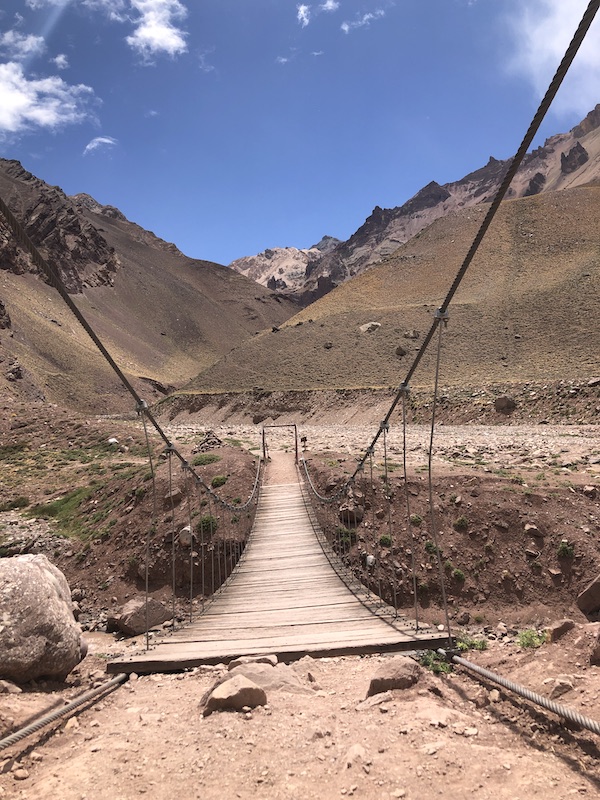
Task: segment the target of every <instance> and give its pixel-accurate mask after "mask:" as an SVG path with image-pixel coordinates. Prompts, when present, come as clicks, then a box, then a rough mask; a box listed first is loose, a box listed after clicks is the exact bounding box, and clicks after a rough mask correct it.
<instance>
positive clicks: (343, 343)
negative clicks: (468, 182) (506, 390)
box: [187, 186, 600, 391]
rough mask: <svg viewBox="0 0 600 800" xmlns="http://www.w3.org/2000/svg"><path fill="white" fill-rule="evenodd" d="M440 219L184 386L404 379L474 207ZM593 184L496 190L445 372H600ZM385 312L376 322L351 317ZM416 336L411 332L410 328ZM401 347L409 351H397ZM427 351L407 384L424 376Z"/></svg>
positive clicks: (493, 376)
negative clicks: (500, 196)
mask: <svg viewBox="0 0 600 800" xmlns="http://www.w3.org/2000/svg"><path fill="white" fill-rule="evenodd" d="M486 210H487V206H485V205H482V206H477V207H474V208H471V209H465V210H463V211H461V212H458V213H452V214H450V215H448V216H447V217H444V218H442V219H439V220H436V221H435V222H434V223H433V224H432V225H431V226H430V227H429V228H427V229H426V230H425V231H423V232H422V233H420V234H418V235H417V236H416V237H414V238H413V239H412V240H411V241H410V242H408V243H407V244H405V245H403V246H402V247H400V248H399V249H398V250H397V251H396V252H395V254H394V255H393V256H392V257H390V258H389V259H387V260H386V261H385V262H384V263H383V264H381V265H379V266H376V267H373V268H371V269H370V270H367V271H366V272H365V273H363V274H362V275H360V276H358V277H357V278H355V279H353V280H350V281H348V282H346V283H345V284H343V285H342V286H340V287H338V288H337V289H335V290H334V291H333V292H331V293H330V294H328V295H327V296H326V297H324V298H322V299H321V300H319V301H317V302H316V303H314V304H312V305H311V306H309V307H308V308H306V309H305V310H304V311H302V312H301V313H299V314H297V315H296V316H295V317H292V318H291V319H289V320H288V321H287V322H286V323H285V325H283V326H282V327H281V329H280V330H278V331H274V332H265V333H262V334H261V335H260V336H256V337H254V338H253V339H251V340H250V341H249V342H247V343H245V344H243V345H241V346H239V347H237V348H236V349H235V350H233V351H232V352H230V353H228V354H227V356H226V357H225V358H223V359H222V360H221V361H220V362H218V364H216V365H214V366H213V367H211V368H210V369H208V370H206V371H205V372H204V373H203V374H201V375H199V376H198V377H197V378H196V379H195V380H194V381H193V382H192V383H191V384H190V385H189V387H187V388H189V389H190V390H211V391H217V390H233V389H249V388H252V387H257V386H260V387H262V388H265V389H269V390H272V389H308V388H320V387H336V388H339V387H366V386H393V385H396V386H397V385H398V383H399V382H400V381H401V380H402V379H403V377H404V375H405V373H406V371H407V369H408V366H409V364H410V363H411V360H412V357H413V356H414V354H415V353H416V351H417V350H418V348H419V346H420V344H421V342H422V339H423V336H424V334H425V333H426V331H427V330H428V329H429V327H430V325H431V322H432V316H433V313H434V311H435V309H436V307H437V306H439V304H440V303H441V302H442V300H443V298H444V297H445V295H446V293H447V291H448V288H449V287H450V285H451V283H452V280H453V278H454V275H455V274H456V271H457V269H458V267H459V265H460V263H461V262H462V260H463V258H464V256H465V254H466V252H467V251H468V248H469V245H470V243H471V241H472V240H473V237H474V235H475V233H476V231H477V229H478V227H479V225H480V223H481V221H482V219H483V216H484V214H485V212H486ZM598 230H600V187H597V186H589V187H582V188H578V189H569V190H564V191H562V192H556V193H548V194H542V195H537V196H535V197H528V198H523V199H519V200H511V201H507V202H505V203H503V205H502V207H501V209H500V211H499V213H498V215H497V217H496V219H495V221H494V223H493V225H492V227H491V228H490V230H489V232H488V235H487V236H486V237H485V239H484V241H483V244H482V246H481V248H480V250H479V252H478V254H477V256H476V258H475V260H474V261H473V263H472V265H471V268H470V270H469V272H468V273H467V277H466V279H465V280H464V282H463V284H462V286H461V287H460V289H459V291H458V293H457V294H456V296H455V300H454V302H453V304H452V305H451V308H450V321H449V325H448V328H447V331H446V332H445V334H444V349H443V358H442V365H443V366H442V368H443V375H442V380H443V382H444V383H445V384H447V385H455V386H476V385H478V384H479V383H481V382H494V381H499V382H507V381H514V382H524V381H528V380H537V381H540V380H541V381H546V380H547V381H551V380H552V379H562V378H582V377H591V375H592V374H595V372H597V371H598V362H597V353H598V348H599V345H600V330H599V327H598V324H597V309H598V301H599V300H600V264H599V262H600V243H599V240H598ZM369 322H376V323H379V324H380V325H381V327H379V328H377V329H376V330H374V331H373V332H371V333H362V332H361V331H360V326H362V325H364V324H366V323H369ZM411 336H412V337H418V338H410V337H411ZM398 347H401V348H403V349H404V350H405V351H406V354H405V355H398V354H397V353H398ZM431 366H432V358H431V356H428V357H426V358H425V359H424V361H423V364H422V367H421V368H420V369H419V370H418V372H417V373H416V375H415V378H414V384H415V385H424V384H427V383H428V382H429V381H430V379H431Z"/></svg>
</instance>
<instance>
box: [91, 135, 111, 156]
mask: <svg viewBox="0 0 600 800" xmlns="http://www.w3.org/2000/svg"><path fill="white" fill-rule="evenodd" d="M116 144H118V141H117V140H116V139H113V137H112V136H96V138H95V139H92V141H91V142H88V143H87V144H86V146H85V148H84V150H83V155H84V156H87V154H88V153H93V152H94V150H97V149H98V148H99V147H114V146H115V145H116Z"/></svg>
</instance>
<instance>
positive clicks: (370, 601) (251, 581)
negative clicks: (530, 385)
mask: <svg viewBox="0 0 600 800" xmlns="http://www.w3.org/2000/svg"><path fill="white" fill-rule="evenodd" d="M599 7H600V0H590V3H589V5H588V8H587V10H586V11H585V13H584V15H583V17H582V19H581V22H580V24H579V26H578V28H577V30H576V32H575V35H574V36H573V39H572V41H571V43H570V45H569V47H568V48H567V50H566V52H565V55H564V57H563V59H562V61H561V63H560V65H559V67H558V69H557V71H556V73H555V75H554V78H553V79H552V81H551V83H550V85H549V87H548V90H547V92H546V94H545V95H544V98H543V99H542V101H541V103H540V106H539V108H538V110H537V112H536V114H535V115H534V117H533V119H532V122H531V124H530V126H529V129H528V130H527V132H526V134H525V136H524V138H523V141H522V142H521V145H520V147H519V149H518V150H517V152H516V154H515V156H514V158H513V159H512V161H511V162H510V164H509V166H508V168H507V170H506V173H505V175H504V177H503V180H502V183H501V185H500V186H499V188H498V190H497V192H496V195H495V196H494V198H493V200H492V202H491V203H490V205H489V207H488V210H487V213H486V215H485V218H484V219H483V221H482V223H481V226H480V228H479V230H478V232H477V234H476V236H475V238H474V240H473V242H472V244H471V247H470V248H469V251H468V252H467V254H466V255H465V258H464V260H463V262H462V265H461V267H460V269H459V271H458V273H457V274H456V276H455V278H454V281H453V283H452V285H451V287H450V289H449V291H448V293H447V295H446V297H445V298H444V300H443V302H442V303H441V305H440V306H439V308H438V309H437V311H436V312H435V315H434V319H433V322H432V324H431V328H430V329H429V332H428V333H427V335H426V336H425V337H424V339H423V343H422V345H421V348H420V349H419V351H418V353H417V354H416V356H415V358H414V360H413V362H412V364H411V366H410V368H409V370H408V372H407V374H406V376H405V377H404V380H403V381H402V382H401V383H400V384H399V387H398V390H397V393H396V395H395V398H394V400H393V402H392V404H391V406H390V408H389V411H388V413H387V414H386V416H385V418H384V420H383V421H382V422H381V424H380V426H379V429H378V431H377V432H376V434H375V435H374V437H373V439H372V440H371V442H370V444H369V445H368V446H367V447H366V449H365V450H364V454H363V456H362V457H361V458H360V459H358V466H357V468H356V471H355V473H354V475H352V476H350V478H349V480H348V481H346V483H345V484H344V486H343V487H342V491H345V492H348V494H351V492H352V487H353V484H354V481H355V478H356V477H357V476H358V475H360V474H361V473H362V472H363V471H364V468H365V466H366V465H367V463H370V462H371V461H372V458H373V455H374V451H375V446H376V445H377V443H378V441H379V440H380V439H382V441H383V447H384V451H385V448H386V434H387V431H388V430H389V424H390V419H391V417H392V414H393V412H394V411H395V409H396V407H397V406H398V405H400V406H401V407H403V408H405V405H406V399H407V397H408V395H409V391H410V387H409V383H410V380H411V379H412V377H413V375H414V373H415V372H416V370H417V368H418V366H419V364H420V362H421V360H422V358H423V356H424V354H425V352H426V350H427V349H428V348H429V345H430V344H431V342H432V340H433V338H434V335H435V334H436V333H437V334H439V339H438V351H437V367H436V378H435V386H434V392H433V411H432V425H431V441H430V447H429V478H430V501H429V505H430V508H431V509H433V502H432V493H431V454H432V449H433V432H434V425H435V403H436V399H437V390H438V375H439V363H440V357H439V356H440V350H441V341H442V332H443V330H444V328H445V327H446V324H447V320H448V308H449V306H450V304H451V301H452V300H453V298H454V295H455V294H456V291H457V290H458V288H459V286H460V283H461V281H462V279H463V278H464V276H465V274H466V272H467V270H468V268H469V266H470V264H471V262H472V260H473V258H474V256H475V254H476V252H477V250H478V248H479V245H480V244H481V241H482V240H483V238H484V236H485V234H486V232H487V230H488V228H489V226H490V225H491V223H492V221H493V219H494V216H495V214H496V212H497V210H498V208H499V206H500V203H501V202H502V200H503V199H504V197H505V195H506V193H507V191H508V189H509V187H510V184H511V182H512V180H513V178H514V177H515V175H516V172H517V170H518V168H519V166H520V165H521V163H522V162H523V159H524V157H525V155H526V153H527V150H528V148H529V147H530V146H531V144H532V142H533V139H534V137H535V135H536V133H537V132H538V130H539V127H540V125H541V122H542V120H543V118H544V116H545V114H546V112H547V111H548V109H549V107H550V105H551V103H552V101H553V99H554V97H555V96H556V93H557V92H558V89H559V87H560V85H561V83H562V81H563V80H564V78H565V76H566V74H567V71H568V69H569V67H570V65H571V63H572V61H573V59H574V58H575V55H576V54H577V51H578V50H579V48H580V46H581V44H582V42H583V40H584V38H585V36H586V33H587V31H588V29H589V27H590V25H591V24H592V21H593V20H594V17H595V15H596V13H597V11H598V9H599ZM0 212H1V213H2V215H3V216H4V218H5V220H6V223H7V225H8V227H9V228H10V230H11V231H12V232H13V234H14V237H15V239H16V241H17V242H18V243H19V244H20V245H21V246H22V247H23V249H24V250H26V251H27V252H28V253H29V255H30V256H31V258H32V260H33V262H34V264H35V265H36V266H37V267H38V268H39V270H40V272H41V273H42V274H43V275H45V276H46V278H47V279H48V281H49V282H50V284H51V285H52V286H54V287H55V288H56V289H57V291H58V292H59V294H60V295H61V297H62V298H63V300H64V302H65V303H66V304H67V305H68V307H69V308H70V310H71V311H72V313H73V315H74V316H75V317H76V319H77V320H78V321H79V323H80V324H81V325H82V327H83V328H84V330H85V331H86V332H87V334H88V335H89V336H90V338H91V339H92V341H93V342H94V344H95V345H96V346H97V348H98V349H99V351H100V352H101V353H102V355H103V356H104V358H105V359H106V361H107V362H108V363H109V365H110V366H111V368H112V369H113V371H114V372H115V374H116V375H117V376H118V378H119V379H120V381H121V383H122V384H123V386H124V387H125V388H126V389H127V391H128V392H129V393H130V395H131V396H132V398H133V399H134V401H135V405H136V411H137V413H138V414H139V415H140V417H141V419H142V421H143V424H144V430H145V432H146V438H148V437H147V429H146V428H147V423H149V424H150V425H152V426H153V427H154V428H155V430H156V432H157V433H158V435H159V436H160V437H161V438H162V439H163V441H164V443H165V445H166V451H167V452H168V455H169V469H170V463H171V458H172V457H173V456H175V457H176V458H178V459H179V461H180V462H181V466H182V467H183V469H184V471H185V472H186V476H187V477H191V478H193V479H194V480H195V481H196V485H197V486H198V487H200V488H201V489H202V491H206V492H207V493H208V495H209V496H211V497H213V499H214V501H215V502H217V501H219V498H218V497H216V496H215V495H214V492H212V491H211V489H210V487H208V486H207V485H206V484H205V483H204V482H203V481H202V479H201V477H200V476H199V475H198V474H197V473H196V472H195V471H194V469H193V467H192V466H191V465H190V464H189V463H188V462H187V460H186V459H185V458H184V456H183V455H182V454H181V453H180V452H179V451H178V450H177V449H176V448H175V447H174V446H173V444H172V443H171V441H170V440H169V438H168V436H167V435H166V433H165V432H164V430H163V429H162V428H161V426H160V425H159V423H158V421H157V420H156V419H155V417H154V416H153V414H152V412H151V410H150V409H149V408H148V405H147V403H146V402H145V401H144V400H143V399H142V398H141V397H140V396H139V394H138V393H137V392H136V390H135V388H134V387H133V386H132V384H131V382H130V381H129V380H128V378H127V377H126V375H125V374H124V373H123V371H122V370H121V369H120V367H119V366H118V365H117V363H116V362H115V360H114V359H113V358H112V356H111V355H110V353H109V352H108V350H107V349H106V347H105V346H104V344H103V343H102V341H101V340H100V338H99V337H98V335H97V334H96V332H95V331H94V330H93V329H92V327H91V326H90V325H89V323H88V321H87V320H86V318H85V317H84V315H83V314H82V312H81V311H80V309H79V308H78V307H77V305H76V304H75V303H74V301H73V300H72V298H71V297H70V295H69V294H68V292H67V290H66V287H65V285H64V283H63V281H62V279H61V276H60V274H59V272H58V270H57V269H56V268H55V267H54V266H53V265H51V264H49V263H48V262H47V261H46V260H45V259H44V258H43V257H42V255H41V254H40V252H39V250H38V249H37V247H36V246H35V244H34V243H33V242H32V241H31V239H30V238H29V236H28V235H27V232H26V231H25V228H24V226H23V225H22V224H21V223H20V222H19V221H18V220H17V219H16V217H15V216H14V214H13V213H12V212H11V210H10V209H9V208H8V206H7V205H6V203H5V202H4V201H3V200H2V198H0ZM403 424H404V426H405V425H406V414H405V413H403ZM148 449H149V453H150V447H148ZM278 460H279V465H280V467H281V468H280V469H276V467H277V464H276V462H277V461H278ZM150 463H151V469H152V473H154V467H153V465H152V456H151V455H150ZM404 467H405V468H404V482H405V484H406V463H405V465H404ZM258 474H260V471H259V473H258ZM306 478H307V480H306V482H305V481H304V480H303V479H301V477H300V475H299V474H297V473H296V472H295V462H294V461H293V460H291V457H290V461H288V462H287V463H283V462H282V461H281V460H280V457H279V455H277V457H275V455H274V456H273V458H272V461H271V463H270V465H269V469H268V471H267V473H266V478H265V480H264V481H263V485H262V486H260V488H259V481H258V476H257V482H256V484H255V491H254V492H253V493H252V496H251V498H250V500H249V501H248V504H250V503H251V502H254V501H253V499H252V498H253V497H255V496H258V504H257V508H256V513H255V518H254V524H253V527H252V532H251V535H250V537H249V539H248V543H247V546H246V547H244V548H240V549H239V550H235V559H232V558H231V553H230V562H231V563H233V561H236V562H237V563H236V565H235V567H234V569H233V571H232V572H231V574H229V575H228V577H227V580H226V581H225V583H224V584H223V585H222V586H221V588H220V590H219V591H218V592H216V593H213V597H212V599H211V601H210V602H209V603H207V604H206V608H205V609H204V610H203V613H202V614H201V615H200V616H199V617H198V618H197V619H196V620H195V621H191V622H190V624H189V625H187V626H185V627H184V628H181V629H179V630H175V629H173V631H172V633H171V634H170V635H169V636H165V638H164V639H163V640H161V641H160V642H158V643H156V644H155V645H154V646H153V648H152V649H150V648H149V647H147V650H146V652H144V653H141V654H138V655H135V656H131V657H130V658H128V659H121V660H118V661H113V662H112V663H111V664H110V665H109V667H108V671H109V672H113V673H119V676H120V677H121V676H122V677H124V673H127V672H151V671H159V670H176V669H182V668H185V667H190V666H193V665H195V664H201V663H211V662H218V661H223V660H229V659H231V658H233V657H235V656H239V655H244V654H251V653H264V652H270V653H276V654H278V655H282V656H284V657H286V658H287V659H288V660H289V659H291V658H293V657H298V656H300V655H304V654H305V653H310V654H312V655H333V654H341V653H366V652H381V651H384V650H403V649H404V650H413V649H424V648H427V647H429V648H433V647H438V646H439V645H440V644H441V643H442V642H443V641H444V640H446V641H448V642H449V644H450V647H448V650H447V655H448V656H449V658H451V660H452V661H453V662H454V663H459V664H461V665H463V666H465V667H467V668H468V669H471V670H473V671H475V672H476V673H478V674H480V675H482V676H483V677H485V678H487V679H490V680H494V681H496V682H497V683H498V684H499V685H502V686H504V687H505V688H508V689H510V690H511V691H514V692H516V693H518V694H521V696H523V697H526V698H527V699H530V700H532V701H533V702H536V703H538V704H539V705H542V706H543V707H545V708H547V709H549V710H551V711H552V712H553V713H556V714H558V715H560V716H562V717H564V718H566V719H568V720H570V721H572V722H575V723H576V724H578V725H582V726H584V727H587V728H588V729H589V730H593V731H594V732H596V733H600V724H598V723H597V722H595V721H594V720H588V719H586V718H583V717H581V716H580V715H579V714H577V713H574V712H572V711H571V710H570V709H566V708H564V707H562V706H559V705H558V704H556V703H554V702H553V701H549V700H548V699H547V698H543V697H540V696H539V695H534V694H533V693H532V692H529V690H526V689H523V687H519V686H517V685H516V684H512V683H511V682H509V681H505V680H504V679H502V678H500V677H499V676H496V675H493V674H492V673H489V672H487V671H486V670H482V669H481V668H479V667H477V666H475V665H473V664H470V663H469V662H467V661H465V660H464V659H462V658H460V657H459V656H458V655H457V654H456V653H453V651H452V638H451V634H450V625H449V619H448V610H447V603H446V598H445V593H444V581H443V575H442V572H443V571H442V566H441V558H440V548H439V547H438V546H437V541H436V527H435V519H434V518H433V515H432V519H431V535H432V537H433V545H434V550H435V552H436V553H437V560H438V568H439V572H440V577H441V582H440V585H441V592H442V598H443V602H444V606H445V613H446V626H445V630H444V631H442V632H438V631H437V630H433V629H431V628H428V627H426V626H423V625H420V626H419V625H418V623H417V622H416V620H415V621H414V622H412V621H410V620H408V619H405V618H403V617H402V616H401V615H400V614H399V612H398V608H397V607H394V608H391V607H388V606H387V605H386V604H385V603H384V602H383V601H382V600H381V598H377V597H375V596H374V595H372V594H371V592H370V590H369V589H368V588H367V587H365V586H361V585H360V584H357V582H356V579H355V578H354V577H353V576H351V575H350V574H349V572H348V570H347V569H346V567H345V566H344V564H343V562H342V563H340V560H339V559H338V558H337V556H339V551H338V552H337V553H336V552H335V548H334V547H332V543H331V541H330V540H329V539H327V537H326V536H324V535H323V532H322V531H320V529H319V526H318V524H317V523H316V520H315V516H314V513H312V512H311V508H310V504H309V501H308V499H307V494H308V489H307V484H309V485H310V488H311V489H314V486H312V484H311V481H310V478H309V476H308V472H306ZM386 483H387V469H386ZM257 489H259V491H258V492H257V491H256V490H257ZM340 495H341V492H340ZM321 499H323V498H321ZM330 499H332V498H330ZM388 499H389V498H388ZM248 504H247V505H248ZM222 506H223V507H224V508H227V509H229V510H233V507H232V506H230V505H228V504H227V503H223V502H222ZM355 522H356V520H355ZM172 541H173V547H174V541H175V540H174V537H173V539H172ZM190 550H191V551H192V552H193V546H192V547H190ZM213 552H214V546H213ZM192 561H193V558H192ZM224 563H225V564H226V563H227V562H226V559H225V562H224ZM413 566H414V565H413ZM226 572H227V570H226ZM413 574H414V569H413ZM146 575H147V571H146ZM146 586H148V578H147V577H146ZM213 589H214V585H213ZM146 590H147V589H146ZM416 594H417V593H416V586H415V589H414V590H413V595H414V597H415V601H416ZM395 605H396V604H395ZM147 642H148V639H147ZM119 680H120V678H119ZM115 681H117V679H115ZM117 682H118V681H117Z"/></svg>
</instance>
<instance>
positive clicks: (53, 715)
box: [0, 673, 129, 750]
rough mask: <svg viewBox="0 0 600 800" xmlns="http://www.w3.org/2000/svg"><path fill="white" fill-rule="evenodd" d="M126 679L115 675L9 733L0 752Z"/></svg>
mask: <svg viewBox="0 0 600 800" xmlns="http://www.w3.org/2000/svg"><path fill="white" fill-rule="evenodd" d="M128 677H129V676H128V675H126V674H125V673H121V674H119V675H115V677H114V678H112V679H111V680H109V681H107V682H106V683H103V684H102V685H101V686H96V688H95V689H90V690H89V691H87V692H84V693H83V694H82V695H79V697H77V698H75V700H72V701H71V702H70V703H67V705H66V706H63V707H62V708H59V709H57V710H56V711H52V712H50V713H48V714H44V716H42V717H39V719H37V720H36V721H35V722H32V723H31V724H30V725H27V726H26V727H25V728H21V730H19V731H16V732H15V733H11V735H10V736H7V737H6V738H5V739H2V740H0V750H5V749H6V748H7V747H10V746H11V745H13V744H17V742H20V741H21V740H22V739H25V737H27V736H30V735H31V734H32V733H36V732H37V731H39V730H41V729H42V728H45V727H46V725H50V723H52V722H55V721H56V720H57V719H60V718H61V717H64V716H66V715H67V714H69V713H70V712H71V711H74V710H75V709H76V708H79V706H82V705H84V704H85V703H88V702H89V701H90V700H93V699H94V698H96V697H98V696H99V695H101V694H106V693H108V692H112V691H114V689H116V688H117V687H118V686H120V685H121V684H122V683H124V682H125V681H126V680H127V679H128Z"/></svg>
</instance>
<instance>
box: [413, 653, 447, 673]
mask: <svg viewBox="0 0 600 800" xmlns="http://www.w3.org/2000/svg"><path fill="white" fill-rule="evenodd" d="M419 664H420V665H421V666H422V667H427V669H430V670H431V671H432V672H433V673H434V674H435V675H440V674H443V675H447V674H448V673H449V672H452V664H449V663H448V662H447V661H446V660H445V659H444V658H443V657H442V656H440V655H439V653H436V652H434V651H433V650H428V651H427V652H426V653H423V655H422V656H421V658H420V659H419Z"/></svg>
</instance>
